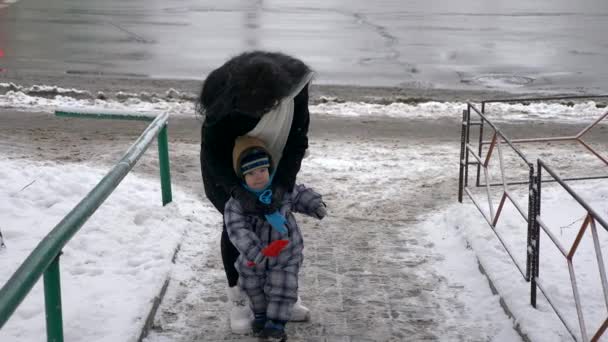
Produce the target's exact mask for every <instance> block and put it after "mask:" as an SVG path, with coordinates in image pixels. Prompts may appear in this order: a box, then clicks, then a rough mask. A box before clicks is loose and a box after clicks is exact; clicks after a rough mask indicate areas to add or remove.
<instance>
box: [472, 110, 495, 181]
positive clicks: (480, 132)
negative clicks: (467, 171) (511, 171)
mask: <svg viewBox="0 0 608 342" xmlns="http://www.w3.org/2000/svg"><path fill="white" fill-rule="evenodd" d="M481 112H482V113H484V114H485V112H486V105H485V104H483V103H482V104H481ZM483 122H484V120H483V118H481V120H480V121H479V141H478V144H479V145H478V148H479V151H478V152H479V153H477V154H478V155H480V156H481V153H482V152H483V145H481V142H482V141H483ZM495 134H496V133H495ZM476 177H477V178H476V182H475V184H476V185H477V186H479V180H480V178H481V165H479V164H478V165H477V175H476Z"/></svg>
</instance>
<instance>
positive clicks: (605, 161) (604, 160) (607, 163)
mask: <svg viewBox="0 0 608 342" xmlns="http://www.w3.org/2000/svg"><path fill="white" fill-rule="evenodd" d="M577 140H578V142H580V143H581V145H583V146H585V147H586V148H587V149H588V150H589V151H591V153H593V154H594V155H595V156H596V157H598V158H599V159H600V160H601V161H603V162H604V164H606V165H608V159H606V158H604V157H603V156H602V155H601V154H599V153H598V152H596V151H595V150H594V149H593V147H591V146H589V145H587V143H586V142H585V141H584V140H583V139H580V138H579V139H577Z"/></svg>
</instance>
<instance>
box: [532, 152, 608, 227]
mask: <svg viewBox="0 0 608 342" xmlns="http://www.w3.org/2000/svg"><path fill="white" fill-rule="evenodd" d="M538 163H539V165H541V166H542V167H543V168H544V169H545V170H547V172H549V174H550V175H551V176H552V177H553V178H554V179H555V180H556V181H557V182H558V183H559V184H560V185H561V186H562V187H563V188H564V189H565V190H566V191H567V192H568V193H569V194H570V195H571V196H572V197H574V199H575V200H576V201H577V202H578V203H579V204H580V205H581V206H582V207H583V208H584V209H585V210H586V211H587V212H588V213H590V214H591V216H593V217H594V218H595V219H596V220H597V221H598V222H599V223H600V225H602V227H603V228H604V229H605V230H606V231H608V223H606V221H604V219H603V218H602V217H601V216H600V215H598V213H597V212H596V211H595V210H593V208H591V206H590V205H589V204H587V202H585V201H584V200H583V199H582V198H581V197H580V196H579V195H578V194H577V193H576V192H574V190H572V188H571V187H570V186H569V185H568V184H567V183H565V182H564V180H562V179H561V178H560V177H559V176H558V175H557V173H556V172H555V171H553V169H551V167H550V166H549V165H547V164H546V163H545V162H544V161H543V160H542V159H540V158H539V159H538Z"/></svg>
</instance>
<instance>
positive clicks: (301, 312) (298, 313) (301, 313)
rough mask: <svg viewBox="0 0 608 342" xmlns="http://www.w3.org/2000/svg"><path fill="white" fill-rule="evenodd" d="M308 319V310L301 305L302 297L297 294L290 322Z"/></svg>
mask: <svg viewBox="0 0 608 342" xmlns="http://www.w3.org/2000/svg"><path fill="white" fill-rule="evenodd" d="M309 320H310V310H308V308H307V307H305V306H304V305H302V299H301V298H300V296H298V300H297V301H296V303H295V304H294V305H293V311H292V312H291V319H290V321H292V322H307V321H309Z"/></svg>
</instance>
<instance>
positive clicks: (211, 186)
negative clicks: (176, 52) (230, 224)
mask: <svg viewBox="0 0 608 342" xmlns="http://www.w3.org/2000/svg"><path fill="white" fill-rule="evenodd" d="M311 79H312V71H311V70H310V68H309V67H308V66H307V65H306V64H304V63H303V62H302V61H300V60H299V59H296V58H294V57H291V56H288V55H285V54H282V53H274V52H264V51H253V52H246V53H243V54H241V55H238V56H236V57H233V58H231V59H230V60H228V61H227V62H226V63H224V65H222V66H221V67H219V68H218V69H216V70H214V71H212V72H211V73H210V74H209V75H208V77H207V79H206V80H205V82H204V84H203V89H202V92H201V95H200V98H199V102H198V103H197V110H198V112H199V113H200V114H201V115H204V117H205V120H204V123H203V127H202V131H201V155H200V158H201V171H202V175H203V184H204V186H205V194H206V196H207V198H208V199H209V200H210V201H211V203H213V205H214V206H215V208H216V209H217V210H218V211H219V212H220V213H222V214H223V211H224V206H225V204H226V202H227V201H228V199H229V198H230V197H231V196H232V197H234V198H235V199H236V200H237V201H239V203H240V204H241V206H242V207H243V209H244V210H246V211H248V212H252V213H254V212H255V213H261V214H266V213H268V214H269V213H273V212H275V211H276V209H277V206H278V205H280V203H279V202H280V200H279V199H281V198H282V197H283V194H284V193H285V192H286V191H290V190H291V189H293V187H294V185H295V180H296V175H297V173H298V171H299V170H300V166H301V163H302V159H303V158H304V154H305V153H306V149H307V148H308V136H307V135H308V126H309V122H310V117H309V112H308V85H309V83H310V81H311ZM243 135H249V136H253V137H257V138H259V139H260V140H262V141H263V142H264V143H265V145H266V146H267V148H268V150H269V152H270V153H271V155H272V158H273V160H275V161H277V169H276V173H275V175H274V179H273V188H272V190H273V199H272V200H271V201H270V204H263V203H262V202H260V201H258V199H257V198H256V197H255V196H254V195H253V194H252V193H250V192H248V191H246V190H245V189H244V188H243V187H242V186H241V180H240V179H239V178H238V177H237V175H236V174H235V173H234V170H233V167H232V149H233V147H234V142H235V140H236V138H237V137H239V136H243ZM288 189H289V190H288ZM221 252H222V261H223V263H224V270H225V271H226V278H227V280H228V296H229V298H230V301H231V303H232V304H233V305H232V307H231V312H230V326H231V329H232V330H233V332H236V333H243V332H247V331H249V329H250V324H251V320H252V313H251V310H250V309H249V308H248V307H247V306H246V305H245V298H246V297H245V296H244V294H243V293H241V291H240V290H239V287H238V286H237V283H238V273H237V271H236V269H235V267H234V263H235V262H236V260H237V258H238V256H239V252H238V250H237V249H236V248H235V247H234V245H233V244H232V243H231V242H230V239H229V237H228V234H227V231H226V225H225V224H224V227H223V230H222V237H221ZM308 318H309V311H308V309H307V308H306V307H304V306H302V305H301V303H300V301H299V300H298V302H297V303H296V304H295V306H294V309H293V314H292V316H291V320H292V321H294V320H307V319H308Z"/></svg>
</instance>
